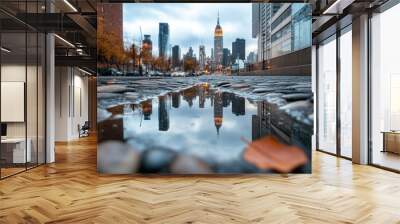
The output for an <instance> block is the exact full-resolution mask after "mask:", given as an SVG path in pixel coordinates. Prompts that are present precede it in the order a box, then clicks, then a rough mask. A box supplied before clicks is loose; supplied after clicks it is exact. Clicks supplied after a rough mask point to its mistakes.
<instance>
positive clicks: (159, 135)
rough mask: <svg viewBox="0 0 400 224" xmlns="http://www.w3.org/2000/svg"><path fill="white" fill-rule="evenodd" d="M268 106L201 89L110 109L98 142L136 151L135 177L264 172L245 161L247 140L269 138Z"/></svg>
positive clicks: (202, 86)
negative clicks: (111, 142)
mask: <svg viewBox="0 0 400 224" xmlns="http://www.w3.org/2000/svg"><path fill="white" fill-rule="evenodd" d="M266 107H267V104H266V103H265V102H254V101H250V100H248V99H245V98H244V97H241V96H238V95H235V94H233V93H230V92H222V91H219V90H218V89H212V88H209V85H207V84H202V85H197V86H194V87H192V88H188V89H185V90H182V91H180V92H170V93H168V94H165V95H162V96H158V97H157V98H153V99H147V100H145V101H143V102H141V103H139V104H126V105H121V106H116V107H112V108H110V109H108V111H109V112H111V113H112V114H113V118H112V119H108V120H105V121H103V122H101V123H99V130H100V132H99V141H100V142H101V141H105V140H118V141H125V142H127V144H128V145H129V146H130V147H131V148H132V150H134V151H137V152H138V153H137V154H138V155H140V164H138V165H137V167H136V168H135V169H133V168H132V169H133V170H132V172H133V173H134V172H141V173H192V174H193V173H211V172H216V173H246V172H251V173H254V172H265V171H267V170H260V169H258V168H257V167H255V166H254V165H252V164H250V163H248V162H247V161H245V160H244V157H243V153H244V150H245V148H246V145H247V144H246V140H247V141H251V140H255V139H258V138H260V137H262V136H265V135H268V134H270V133H271V130H270V129H271V128H270V124H269V119H268V114H269V113H267V112H266ZM111 148H112V147H111V146H108V149H104V151H105V152H107V153H111V152H110V151H108V150H109V149H111ZM102 150H103V149H102V147H101V146H100V151H99V153H101V152H102ZM120 156H124V155H120ZM114 157H115V156H114ZM136 160H137V159H134V161H136ZM103 165H104V164H103ZM99 166H101V164H100V165H99ZM104 166H106V165H104Z"/></svg>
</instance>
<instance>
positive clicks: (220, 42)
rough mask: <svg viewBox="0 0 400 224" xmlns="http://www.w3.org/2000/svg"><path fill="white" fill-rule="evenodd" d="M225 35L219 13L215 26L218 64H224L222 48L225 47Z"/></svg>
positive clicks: (216, 61) (215, 47) (215, 52)
mask: <svg viewBox="0 0 400 224" xmlns="http://www.w3.org/2000/svg"><path fill="white" fill-rule="evenodd" d="M223 39H224V35H223V33H222V27H221V25H220V24H219V13H218V19H217V25H216V26H215V31H214V61H215V63H216V65H217V66H218V65H221V64H222V54H223V52H222V49H223V47H224V42H223Z"/></svg>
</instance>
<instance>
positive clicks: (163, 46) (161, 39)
mask: <svg viewBox="0 0 400 224" xmlns="http://www.w3.org/2000/svg"><path fill="white" fill-rule="evenodd" d="M168 49H169V25H168V23H159V30H158V56H159V57H165V58H167V57H168Z"/></svg>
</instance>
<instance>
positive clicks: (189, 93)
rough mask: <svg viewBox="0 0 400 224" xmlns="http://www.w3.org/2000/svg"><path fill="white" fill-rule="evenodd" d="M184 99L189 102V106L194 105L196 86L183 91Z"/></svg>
mask: <svg viewBox="0 0 400 224" xmlns="http://www.w3.org/2000/svg"><path fill="white" fill-rule="evenodd" d="M182 95H183V99H184V100H185V101H186V102H188V104H189V107H192V106H193V100H194V99H196V88H194V87H193V88H189V89H185V90H183V92H182Z"/></svg>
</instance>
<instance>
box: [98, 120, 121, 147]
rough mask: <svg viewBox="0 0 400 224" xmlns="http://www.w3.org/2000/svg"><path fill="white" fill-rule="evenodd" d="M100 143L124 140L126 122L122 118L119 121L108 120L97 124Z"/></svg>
mask: <svg viewBox="0 0 400 224" xmlns="http://www.w3.org/2000/svg"><path fill="white" fill-rule="evenodd" d="M97 125H98V126H97V129H98V134H97V139H98V142H102V141H106V140H118V141H122V140H123V139H124V132H123V131H124V121H123V119H122V118H118V119H107V120H104V121H101V122H99V123H98V124H97Z"/></svg>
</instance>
